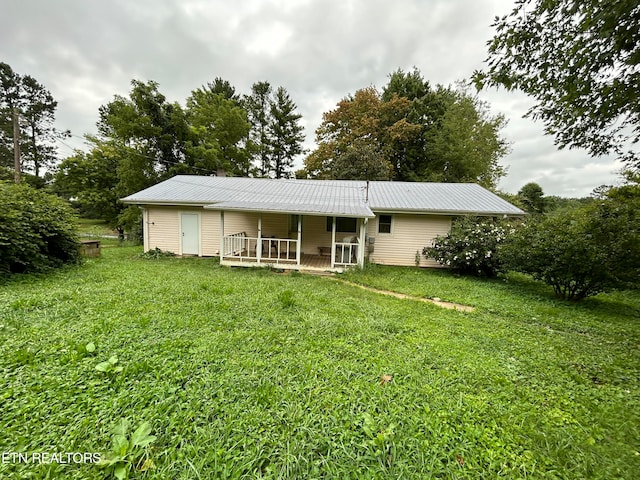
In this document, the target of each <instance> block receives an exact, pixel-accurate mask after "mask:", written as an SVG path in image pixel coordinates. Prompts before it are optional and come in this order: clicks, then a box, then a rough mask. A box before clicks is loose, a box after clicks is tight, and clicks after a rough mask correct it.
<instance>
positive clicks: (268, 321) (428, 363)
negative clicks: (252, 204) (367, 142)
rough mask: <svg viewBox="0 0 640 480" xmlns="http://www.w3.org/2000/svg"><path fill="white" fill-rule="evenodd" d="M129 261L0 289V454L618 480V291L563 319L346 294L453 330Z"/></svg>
mask: <svg viewBox="0 0 640 480" xmlns="http://www.w3.org/2000/svg"><path fill="white" fill-rule="evenodd" d="M139 252H140V249H139V248H110V249H105V250H103V256H102V258H98V259H91V260H87V261H86V262H85V264H84V265H82V266H80V267H73V268H68V269H64V270H62V271H59V272H55V273H53V274H51V275H48V276H24V277H17V278H15V279H14V280H12V281H11V282H10V283H8V284H5V285H3V286H1V287H0V318H1V319H2V320H0V324H1V326H0V340H1V342H0V351H1V356H0V369H1V370H2V388H1V389H0V405H2V415H0V431H2V432H3V436H2V439H1V440H0V450H2V451H4V452H99V453H101V455H102V456H103V457H105V456H106V455H107V454H108V452H109V451H110V450H112V447H113V445H112V432H113V429H114V428H115V427H116V426H118V425H119V424H120V422H121V420H122V419H125V420H127V421H128V422H129V424H130V425H131V426H132V430H133V428H135V427H136V426H137V425H141V424H144V422H148V423H149V425H150V426H151V435H153V436H155V437H157V438H156V439H155V440H154V441H153V442H152V443H151V445H150V447H148V448H145V449H141V450H140V452H139V454H136V455H134V456H133V457H130V458H129V459H128V460H127V461H128V462H129V465H130V466H131V472H130V474H131V478H153V479H165V478H176V479H180V478H184V479H191V478H203V479H209V478H327V479H328V478H419V479H423V478H458V479H460V478H468V479H477V478H489V479H493V478H509V479H510V478H562V479H565V478H566V479H574V478H602V479H605V478H606V479H611V478H627V479H631V478H637V476H636V475H637V472H638V471H640V453H639V452H638V450H639V444H640V415H639V413H638V412H640V356H639V355H638V345H639V344H640V342H639V337H640V333H639V328H638V326H639V324H640V295H639V294H638V292H620V293H617V294H611V295H601V296H598V297H596V298H593V299H590V300H588V301H586V302H584V303H582V304H570V303H565V302H561V301H557V300H555V299H554V298H553V297H552V296H551V294H550V292H549V291H548V290H547V289H546V287H541V286H539V285H538V284H536V283H533V282H530V281H528V280H527V279H526V278H524V277H508V278H506V279H500V280H495V281H481V280H473V279H466V278H459V277H456V276H454V275H451V274H450V273H448V272H443V271H427V270H418V269H413V268H391V267H372V268H368V269H366V270H364V271H361V272H351V273H348V274H345V275H344V277H345V278H347V279H349V280H350V281H353V282H356V283H362V284H366V285H371V286H373V287H376V288H384V289H388V290H394V291H398V292H402V293H407V294H410V295H415V296H428V297H439V298H442V299H443V300H449V301H454V302H458V303H463V304H470V305H473V306H475V307H476V311H475V312H473V313H463V312H459V311H449V310H444V309H441V308H439V307H436V306H433V305H430V304H425V303H422V302H416V301H411V300H399V299H395V298H391V297H386V296H382V295H379V294H375V293H372V292H367V291H364V290H361V289H358V288H356V287H352V286H347V285H343V284H341V283H339V282H336V281H334V280H332V279H331V278H324V277H314V276H307V275H300V274H291V275H281V274H276V273H272V272H270V271H268V270H263V269H258V270H252V269H228V268H222V267H220V266H219V265H218V264H217V263H216V261H215V260H213V259H197V258H188V259H178V258H160V259H157V260H145V259H142V258H140V257H139V256H138V253H139ZM89 344H91V345H90V346H88V345H89ZM112 357H115V358H116V361H115V362H114V363H112V364H111V366H109V365H110V363H109V359H110V358H112ZM96 365H102V367H101V369H102V370H106V371H99V370H96V368H95V367H96ZM116 367H118V368H116ZM119 367H121V368H119ZM149 441H150V440H149ZM112 475H113V472H112V470H108V469H104V468H100V467H98V466H96V465H94V464H59V463H50V464H33V463H31V464H24V463H14V462H7V463H0V477H2V478H27V477H28V478H65V479H66V478H72V479H73V478H77V479H80V478H82V479H99V478H105V477H106V478H109V477H110V476H112Z"/></svg>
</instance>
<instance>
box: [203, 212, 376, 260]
mask: <svg viewBox="0 0 640 480" xmlns="http://www.w3.org/2000/svg"><path fill="white" fill-rule="evenodd" d="M206 208H209V209H215V210H219V211H220V251H219V256H220V264H221V265H226V266H241V267H258V266H271V267H274V268H281V269H285V270H308V271H318V272H326V271H329V272H340V271H343V270H344V269H346V268H350V267H355V266H360V267H362V266H363V265H364V258H365V248H364V245H365V239H366V226H367V222H368V219H369V218H370V217H373V214H372V213H370V211H369V212H363V213H364V215H363V214H362V213H361V212H357V213H358V215H357V216H356V215H354V214H353V213H354V212H344V213H343V212H342V211H338V212H334V211H332V212H324V211H322V212H319V211H318V212H316V211H309V210H307V209H305V210H300V209H293V210H292V209H288V210H286V211H283V210H280V209H277V210H276V209H271V210H268V211H264V209H263V210H257V208H256V209H253V208H247V207H246V206H243V207H242V208H234V205H229V204H228V202H227V204H225V205H220V204H216V205H210V206H207V207H206ZM367 210H368V208H367ZM229 212H234V213H235V212H238V213H241V212H245V213H246V214H247V216H246V218H247V219H249V218H251V219H253V221H254V222H255V224H254V225H255V226H253V225H249V224H245V230H243V231H237V230H236V229H237V228H238V224H237V222H235V223H232V222H228V223H229V224H230V225H229V224H227V225H226V223H227V222H225V213H229ZM327 213H330V214H333V215H327ZM345 213H347V214H348V213H351V215H349V216H348V217H347V216H345ZM338 214H340V215H338ZM345 220H348V222H346V223H348V224H349V225H350V227H349V230H348V232H346V233H345V232H341V231H340V230H341V229H342V230H345V227H344V226H341V225H344V224H345ZM285 222H286V223H287V224H288V228H284V230H285V231H286V230H288V234H287V235H284V234H283V233H284V232H283V227H282V225H283V223H285ZM325 225H326V226H325ZM320 226H321V228H320ZM277 227H279V228H277ZM273 233H277V234H276V235H274V234H273Z"/></svg>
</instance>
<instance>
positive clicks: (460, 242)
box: [422, 217, 515, 277]
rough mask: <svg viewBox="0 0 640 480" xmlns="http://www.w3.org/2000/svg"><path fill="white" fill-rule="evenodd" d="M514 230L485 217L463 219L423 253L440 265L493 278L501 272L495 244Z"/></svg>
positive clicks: (502, 222) (512, 226) (507, 224)
mask: <svg viewBox="0 0 640 480" xmlns="http://www.w3.org/2000/svg"><path fill="white" fill-rule="evenodd" d="M514 231H515V224H512V223H509V222H505V221H500V220H494V219H486V218H477V217H462V218H459V219H457V220H455V221H454V223H453V225H452V227H451V232H449V234H447V235H446V236H444V237H442V236H440V237H436V238H435V239H434V241H433V245H432V246H431V247H424V249H423V250H422V254H423V255H424V256H425V257H427V258H433V259H435V260H436V261H437V262H439V263H441V264H442V265H446V266H448V267H451V268H452V269H454V270H456V271H458V272H460V273H464V274H470V275H480V276H487V277H493V276H495V275H496V274H497V273H498V272H500V271H501V270H502V261H501V259H500V256H499V255H498V245H499V244H501V243H502V242H503V241H504V240H505V239H506V238H507V236H508V235H509V234H511V233H513V232H514Z"/></svg>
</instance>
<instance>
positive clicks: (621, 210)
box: [502, 186, 640, 301]
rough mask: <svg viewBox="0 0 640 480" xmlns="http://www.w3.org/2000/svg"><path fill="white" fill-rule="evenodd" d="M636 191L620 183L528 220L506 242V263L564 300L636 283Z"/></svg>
mask: <svg viewBox="0 0 640 480" xmlns="http://www.w3.org/2000/svg"><path fill="white" fill-rule="evenodd" d="M639 211H640V190H639V189H638V187H637V186H635V187H628V188H625V187H622V188H620V189H614V190H612V191H611V192H610V196H609V197H608V198H606V199H604V200H602V201H600V202H596V203H593V204H591V205H588V206H586V207H582V208H579V209H574V210H568V211H562V212H558V213H556V214H554V215H550V216H546V217H542V218H538V219H531V220H529V221H528V222H527V224H526V225H525V226H524V227H523V228H522V229H520V230H519V231H518V233H517V235H515V236H514V237H512V238H511V239H510V241H509V242H507V243H506V244H505V246H504V248H503V250H502V256H503V258H504V259H505V262H506V263H507V264H508V266H509V267H510V268H511V269H513V270H516V271H519V272H523V273H528V274H530V275H532V276H533V277H534V278H536V279H538V280H542V281H543V282H545V283H547V284H548V285H551V286H552V287H553V289H554V291H555V292H556V294H557V295H558V296H560V297H562V298H564V299H568V300H576V301H577V300H582V299H583V298H586V297H588V296H592V295H596V294H598V293H600V292H606V291H611V290H612V289H615V288H629V287H634V286H636V287H637V286H638V285H640V214H639V213H638V212H639Z"/></svg>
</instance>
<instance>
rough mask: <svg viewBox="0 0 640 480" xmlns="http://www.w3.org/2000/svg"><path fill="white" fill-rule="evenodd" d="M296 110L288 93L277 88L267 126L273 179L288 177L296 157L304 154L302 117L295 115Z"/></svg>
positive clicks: (281, 88)
mask: <svg viewBox="0 0 640 480" xmlns="http://www.w3.org/2000/svg"><path fill="white" fill-rule="evenodd" d="M296 108H297V106H296V104H295V103H294V102H293V100H291V97H290V96H289V93H288V92H287V91H286V90H285V89H284V88H283V87H278V89H277V90H276V91H275V94H274V97H273V100H272V101H271V107H270V113H271V121H270V123H269V125H268V130H269V133H270V135H271V144H270V147H271V148H270V153H271V169H272V171H273V176H274V177H275V178H288V177H290V176H291V172H292V168H293V162H294V160H295V158H296V156H298V155H300V154H301V153H304V149H303V148H302V142H304V128H303V127H302V125H300V119H301V118H302V115H300V114H299V113H296Z"/></svg>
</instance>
